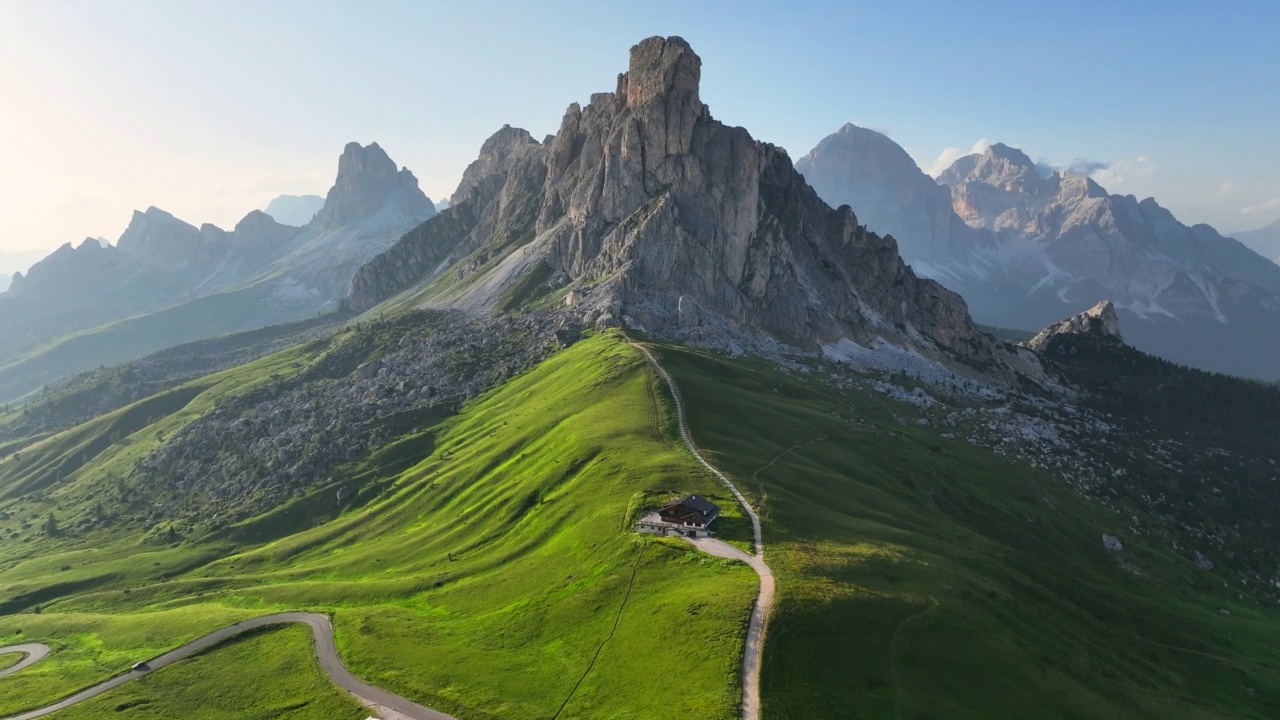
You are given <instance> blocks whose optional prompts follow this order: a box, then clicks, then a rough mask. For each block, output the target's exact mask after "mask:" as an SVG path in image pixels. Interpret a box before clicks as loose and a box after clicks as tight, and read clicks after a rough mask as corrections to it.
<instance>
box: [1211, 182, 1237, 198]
mask: <svg viewBox="0 0 1280 720" xmlns="http://www.w3.org/2000/svg"><path fill="white" fill-rule="evenodd" d="M1239 194H1240V186H1239V185H1237V184H1235V183H1234V182H1232V181H1230V180H1228V181H1226V182H1224V183H1222V184H1221V185H1219V186H1218V189H1217V190H1214V191H1213V196H1212V197H1213V199H1214V200H1226V199H1227V198H1231V197H1235V196H1236V195H1239Z"/></svg>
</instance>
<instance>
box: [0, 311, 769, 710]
mask: <svg viewBox="0 0 1280 720" xmlns="http://www.w3.org/2000/svg"><path fill="white" fill-rule="evenodd" d="M260 362H263V363H284V364H285V366H286V367H289V366H291V364H292V362H293V360H292V359H290V358H289V357H288V355H287V354H286V355H284V356H280V357H274V356H273V357H272V358H265V359H264V360H263V361H260ZM253 374H254V376H264V374H263V372H262V370H261V368H258V369H256V370H254V371H253ZM267 376H269V374H268V375H267ZM194 402H195V401H194V400H193V401H192V403H189V404H188V405H187V406H186V407H187V408H190V407H191V406H192V404H193V403H194ZM164 422H168V421H161V422H158V423H157V425H162V424H163V423H164ZM59 437H61V436H59ZM415 446H416V447H419V448H421V449H422V452H421V455H420V456H419V457H421V458H422V459H421V461H420V462H416V463H415V464H414V465H413V467H411V468H410V469H408V470H406V471H404V472H402V473H400V474H398V475H397V476H395V477H394V478H393V479H392V480H393V482H392V483H391V484H390V486H389V487H388V488H387V489H386V490H385V491H384V492H383V494H382V496H381V497H379V498H378V499H377V500H375V501H373V502H371V503H370V504H368V505H365V506H364V507H362V508H358V509H351V510H348V511H347V512H345V513H343V514H342V515H341V516H339V517H336V518H333V519H331V520H328V521H323V518H322V523H321V524H319V525H317V526H314V527H311V528H310V529H306V530H303V531H302V532H297V533H295V534H293V535H290V536H289V537H286V538H284V539H281V540H277V541H274V542H269V543H267V544H265V545H257V546H254V545H253V544H252V543H253V540H252V538H254V537H255V533H254V532H253V527H255V526H256V525H261V524H269V518H264V519H261V520H257V521H252V522H249V523H245V524H244V525H242V526H239V527H237V528H233V529H232V530H230V531H228V532H224V533H215V534H213V535H210V536H207V537H205V538H200V539H194V538H193V539H190V540H187V541H183V542H177V543H173V544H156V543H154V542H153V543H150V544H149V543H139V542H138V541H137V540H136V539H130V538H125V537H119V538H114V537H112V535H111V534H110V530H109V529H108V530H102V531H95V532H97V533H100V534H97V535H94V534H92V533H91V534H90V536H89V537H97V538H98V539H99V540H98V543H97V544H99V545H101V546H102V547H98V548H90V547H85V545H86V544H88V538H77V539H76V541H75V543H74V544H73V543H71V542H70V540H66V541H63V542H64V543H67V544H66V545H65V549H63V547H64V546H63V545H60V544H59V541H58V539H57V538H42V539H40V540H38V541H32V544H34V543H36V542H39V543H41V544H42V547H43V550H42V552H40V553H39V557H29V558H28V559H26V560H25V561H23V562H18V563H12V562H11V563H8V564H7V565H5V566H4V569H3V570H0V585H2V586H4V587H6V588H9V587H15V586H16V587H20V588H21V591H22V592H21V596H22V597H26V598H32V597H40V598H42V605H41V607H40V608H39V610H40V612H39V614H35V613H33V612H30V610H31V608H29V607H28V608H27V609H28V610H29V611H28V612H26V613H24V614H18V615H10V616H7V617H3V618H0V642H3V641H5V640H9V639H12V638H17V637H21V638H27V639H30V640H34V639H37V638H39V639H44V640H45V641H47V642H51V644H54V645H55V646H56V647H57V652H55V654H54V655H53V656H51V657H50V658H49V659H48V660H46V661H45V662H44V663H42V666H41V672H42V674H43V678H58V679H59V680H58V681H56V682H53V683H47V682H43V681H42V679H41V676H40V675H35V674H33V675H30V676H28V678H29V679H28V680H27V681H26V682H23V683H21V684H7V685H6V688H5V689H6V692H5V694H4V695H3V696H2V698H0V713H3V712H7V711H10V710H14V709H18V708H20V707H26V706H31V705H35V704H40V703H43V702H47V701H49V700H51V699H54V698H55V697H57V696H60V695H64V694H66V692H67V691H68V690H70V689H72V688H73V687H76V686H79V685H83V684H86V683H88V682H91V681H93V680H94V679H101V678H103V677H106V676H107V675H110V674H111V673H112V672H113V671H114V670H115V669H118V668H119V667H122V666H124V665H127V664H128V662H129V661H131V660H132V659H136V658H138V657H145V656H147V655H149V654H154V650H156V649H160V648H165V647H170V646H173V645H177V644H180V643H181V642H183V641H185V640H186V639H189V638H190V637H194V636H196V635H199V634H200V633H202V632H204V631H206V630H209V629H212V628H214V627H218V626H221V625H223V624H226V623H227V622H229V621H231V620H233V619H234V618H236V617H243V616H247V615H257V614H262V613H265V612H269V611H272V610H277V609H286V608H302V609H313V610H319V611H325V612H329V613H332V615H333V617H334V622H335V629H336V633H337V641H338V645H339V649H340V651H341V653H342V656H343V658H344V660H345V662H346V663H347V664H348V666H349V667H350V668H351V669H352V670H353V671H354V672H356V673H357V674H359V675H360V676H362V677H363V678H365V679H366V680H368V681H369V682H372V683H374V684H377V685H380V686H383V687H386V688H388V689H391V690H393V691H395V692H398V693H401V694H403V695H406V696H408V697H411V698H414V699H415V700H418V701H420V702H423V703H425V704H428V705H432V706H435V707H439V708H441V709H444V710H446V711H451V712H457V713H462V714H464V715H465V716H466V717H468V718H546V717H552V716H556V717H560V718H598V717H634V718H647V717H652V718H662V717H669V716H670V713H672V712H675V713H678V714H684V715H690V716H696V717H700V718H729V717H733V716H734V715H735V713H736V707H737V701H738V696H739V693H740V688H739V684H738V680H737V674H736V671H737V667H738V663H739V658H740V653H741V643H742V636H743V633H744V631H745V628H744V623H745V621H746V617H747V613H748V610H749V607H750V602H751V599H752V597H753V595H754V591H755V576H754V574H753V573H752V572H751V571H750V570H748V569H747V568H745V567H743V566H740V565H738V564H735V563H731V562H729V561H724V560H718V559H712V558H708V557H706V556H703V555H701V554H698V553H696V552H695V551H693V550H692V549H690V548H688V547H687V546H685V545H684V544H682V543H679V542H676V541H672V540H659V539H653V538H642V537H639V536H637V535H635V534H634V533H632V532H631V531H630V526H631V523H632V522H633V520H634V517H635V516H636V514H637V513H638V512H639V510H640V509H641V508H642V507H644V506H646V505H649V504H652V503H655V502H658V501H659V500H662V499H665V498H667V497H668V496H670V495H672V494H675V493H680V492H700V493H704V494H707V495H709V496H711V497H713V498H716V499H718V500H719V501H720V502H721V503H722V504H723V505H726V506H728V505H729V502H728V500H727V499H726V498H724V497H723V496H724V493H723V491H721V490H720V489H719V488H718V487H717V485H716V484H715V482H714V481H713V479H711V478H710V477H708V476H707V475H706V474H705V473H703V472H702V471H701V470H700V469H699V468H698V467H697V466H696V465H695V464H694V463H693V462H692V460H691V459H690V458H689V457H688V456H687V455H686V454H684V453H683V452H681V451H679V450H678V449H677V447H676V445H675V443H674V442H673V440H672V437H671V433H670V430H669V429H668V413H667V410H666V408H665V406H664V405H663V404H662V403H661V402H660V400H659V395H658V394H657V392H656V391H655V387H654V380H653V378H652V377H651V375H650V373H649V372H648V370H647V366H646V365H645V363H644V361H643V359H642V358H641V357H640V356H639V355H638V354H637V353H636V352H635V351H634V350H633V349H632V348H630V347H629V346H627V345H626V344H625V343H623V342H622V341H621V340H620V339H619V338H617V337H615V336H602V337H597V338H593V339H590V340H587V341H584V342H581V343H579V344H577V345H575V346H574V347H573V348H571V349H569V350H567V351H564V352H561V353H559V354H558V355H556V356H554V357H553V358H552V359H551V360H549V361H547V362H545V363H543V364H542V365H541V366H539V367H538V368H537V369H535V370H534V371H532V372H529V373H526V374H525V375H522V376H519V377H517V378H515V379H513V380H512V381H511V382H509V383H507V384H506V385H505V386H503V387H502V388H500V389H498V390H497V391H494V392H492V393H489V394H487V395H485V396H482V397H481V398H479V399H478V400H477V401H475V402H473V403H471V404H469V405H468V406H467V407H466V408H465V409H464V411H463V412H462V413H461V414H460V415H458V416H456V417H454V418H453V419H451V420H448V421H446V422H445V423H443V424H441V425H439V426H437V427H435V428H433V429H431V430H430V431H428V432H427V433H423V434H417V435H414V436H409V437H406V438H404V439H403V440H402V441H401V443H400V447H399V448H398V450H397V452H400V453H409V454H412V453H413V452H414V447H415ZM24 452H25V451H24ZM109 462H110V459H109V458H108V457H106V455H105V454H104V455H103V456H101V457H99V458H95V459H92V460H91V461H90V463H89V465H88V466H86V468H85V469H82V470H80V471H79V474H77V476H76V478H73V479H72V481H70V482H69V483H64V485H63V486H60V487H68V488H70V487H77V486H79V485H83V484H85V483H84V481H82V480H81V478H84V477H87V476H88V474H89V473H90V472H91V470H90V468H91V467H96V466H99V465H101V466H102V467H106V466H107V465H106V464H108V463H109ZM54 492H55V494H56V492H57V491H56V490H55V491H54ZM280 512H281V513H287V512H289V508H285V509H284V510H282V511H280ZM739 526H741V523H739ZM107 538H110V540H109V541H107V540H106V539H107ZM246 542H247V543H248V544H247V545H246V544H244V543H246ZM232 543H239V545H238V547H237V549H234V550H233V549H232ZM20 544H23V543H20ZM6 549H7V548H6ZM63 567H66V568H67V569H65V570H62V569H61V568H63ZM77 583H83V584H82V585H77ZM84 618H93V620H92V621H91V622H92V627H94V628H101V629H95V630H93V631H86V628H85V622H87V621H85V620H83V619H84ZM117 626H119V627H122V628H130V629H132V630H128V631H126V630H121V631H120V632H111V629H112V628H114V627H117ZM143 628H146V629H147V631H146V632H145V636H140V635H139V632H141V631H142V629H143ZM18 630H21V631H22V632H21V634H19V633H18V632H17V631H18ZM282 637H283V636H282ZM271 642H273V643H275V645H276V649H275V650H273V652H280V653H283V652H285V651H286V650H287V648H284V647H283V646H284V645H287V644H288V640H287V638H286V639H284V640H279V641H277V640H272V641H271ZM215 656H216V654H210V656H209V659H210V661H211V662H215ZM228 657H230V655H228ZM228 662H230V661H228ZM215 671H216V672H221V670H216V669H215V670H210V672H215ZM32 672H33V673H34V672H35V669H34V668H33V670H32ZM157 677H160V676H159V675H157ZM11 680H13V678H10V679H7V681H11ZM286 680H287V682H286V685H287V686H286V687H283V688H282V689H280V690H279V691H278V694H279V695H280V696H281V697H286V696H290V695H291V694H294V693H296V692H297V691H296V690H294V689H291V686H288V685H289V683H292V680H290V679H286ZM677 685H679V686H681V687H683V688H684V689H683V690H682V692H681V693H680V695H679V697H678V698H673V697H671V696H670V694H669V689H670V688H671V687H673V686H677ZM303 716H304V715H298V717H303ZM305 716H307V717H325V716H324V715H320V714H313V715H305Z"/></svg>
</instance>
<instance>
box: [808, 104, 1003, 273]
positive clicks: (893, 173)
mask: <svg viewBox="0 0 1280 720" xmlns="http://www.w3.org/2000/svg"><path fill="white" fill-rule="evenodd" d="M974 157H977V156H974ZM796 170H797V171H799V172H800V173H801V174H802V175H804V179H805V180H806V181H807V182H808V183H809V184H810V185H811V186H812V187H813V189H814V190H816V191H817V192H818V195H819V196H820V197H822V199H824V200H826V201H827V202H828V203H830V204H831V205H833V206H839V205H849V206H850V207H852V208H853V210H854V212H855V213H857V215H858V219H859V220H861V221H862V222H863V223H865V224H866V226H867V227H868V228H869V229H870V230H873V231H875V232H877V233H881V234H888V235H892V236H893V238H894V239H895V240H897V241H898V246H899V249H900V250H901V252H902V255H903V257H905V258H907V260H908V261H909V262H917V261H925V262H929V261H933V260H935V259H937V258H947V257H950V256H952V255H954V254H956V253H958V252H961V251H962V250H963V249H964V248H967V247H970V246H973V245H974V244H976V243H978V242H979V241H980V238H979V237H978V233H976V231H973V230H972V229H971V228H969V227H968V226H967V225H965V224H964V223H963V222H960V220H959V218H956V217H954V214H953V212H952V209H951V193H950V191H949V190H948V189H947V188H946V187H944V186H942V185H939V184H938V183H937V182H935V181H934V180H933V178H931V177H929V176H928V175H926V174H924V172H922V171H921V170H920V168H919V166H918V165H916V162H915V160H913V159H912V158H911V156H910V155H909V154H907V151H906V150H904V149H902V147H901V146H900V145H898V144H897V143H895V142H894V141H893V140H891V139H890V138H889V137H888V136H886V135H884V134H882V133H879V132H876V131H875V130H870V129H868V128H863V127H858V126H857V125H854V124H853V123H846V124H845V125H844V126H843V127H841V128H840V129H839V130H838V131H836V132H835V133H833V134H831V135H828V136H827V137H825V138H823V139H822V141H821V142H819V143H818V145H817V147H815V148H814V149H813V150H812V151H810V152H809V154H807V155H805V156H804V157H802V158H800V160H798V161H796Z"/></svg>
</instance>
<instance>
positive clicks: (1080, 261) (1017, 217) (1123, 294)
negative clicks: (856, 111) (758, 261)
mask: <svg viewBox="0 0 1280 720" xmlns="http://www.w3.org/2000/svg"><path fill="white" fill-rule="evenodd" d="M858 134H859V135H862V136H866V135H868V134H874V135H878V133H874V131H870V130H864V129H863V130H860V132H859V133H858ZM850 135H851V133H850V132H848V131H847V130H846V129H845V128H842V130H841V131H839V132H837V133H836V134H834V135H832V136H830V137H829V138H827V139H826V140H824V141H823V142H822V143H820V144H819V146H818V148H815V151H814V152H813V153H811V154H810V155H809V156H806V160H805V161H804V162H805V165H804V168H805V170H806V171H807V172H808V175H806V177H811V178H812V180H811V181H812V182H813V183H814V186H815V188H816V189H817V190H818V191H819V193H820V194H822V195H823V197H825V198H826V199H827V200H828V201H829V202H832V203H837V202H854V203H856V202H864V203H866V202H872V201H875V200H876V199H877V198H878V197H880V196H888V200H886V201H884V202H880V203H879V209H878V210H877V212H878V213H879V214H878V216H876V220H877V221H878V222H880V223H881V226H880V227H879V228H877V227H875V226H874V225H873V226H872V229H873V230H874V229H879V230H881V231H883V232H887V233H888V234H890V235H893V236H894V237H895V238H896V239H899V241H900V246H901V247H903V248H904V256H905V257H906V259H907V261H908V262H909V263H910V264H911V265H912V266H913V267H915V268H916V269H917V270H918V271H919V272H920V273H921V274H922V275H924V276H926V277H932V278H934V279H936V280H938V281H940V282H942V283H943V284H944V285H946V286H947V287H949V288H950V289H952V290H955V291H957V292H959V293H960V294H961V295H963V296H964V298H965V299H966V301H967V302H968V303H969V306H970V307H971V308H972V311H973V314H974V316H975V317H976V318H977V319H978V320H979V321H981V322H983V323H987V324H990V325H996V326H1002V327H1011V328H1039V327H1044V326H1045V325H1047V324H1049V323H1051V322H1053V321H1055V320H1056V319H1057V318H1060V317H1063V316H1066V315H1070V314H1073V313H1075V312H1079V311H1081V310H1084V309H1085V308H1088V307H1090V306H1092V305H1093V304H1095V303H1096V302H1098V300H1100V299H1101V298H1104V297H1107V298H1111V300H1112V301H1113V302H1114V303H1115V306H1116V308H1117V310H1118V311H1119V312H1120V313H1122V314H1123V315H1125V316H1126V327H1127V328H1128V329H1129V331H1128V333H1127V335H1128V337H1129V339H1130V340H1131V341H1132V342H1134V343H1135V344H1136V346H1137V347H1139V348H1141V349H1143V350H1146V351H1149V352H1154V353H1156V354H1158V355H1162V356H1164V357H1167V358H1170V359H1173V360H1175V361H1178V362H1182V363H1186V364H1190V365H1195V366H1197V367H1203V368H1207V369H1210V370H1217V371H1221V372H1229V373H1234V374H1241V375H1250V376H1255V377H1264V378H1269V377H1276V376H1280V342H1278V341H1276V340H1275V338H1277V337H1280V333H1277V332H1275V331H1276V329H1277V328H1280V267H1277V266H1276V265H1275V264H1274V263H1270V262H1260V261H1261V260H1262V258H1260V257H1259V256H1257V255H1256V254H1255V253H1254V252H1252V251H1251V250H1249V249H1248V248H1247V247H1245V246H1244V245H1243V244H1241V243H1239V242H1237V241H1235V240H1232V239H1231V238H1227V237H1223V236H1222V235H1221V234H1220V233H1218V232H1217V231H1216V230H1214V229H1213V228H1211V227H1209V226H1207V225H1195V226H1187V225H1184V224H1182V223H1180V222H1178V220H1177V219H1176V218H1175V217H1174V216H1173V214H1172V213H1170V212H1169V211H1168V210H1166V209H1165V208H1163V207H1161V206H1160V205H1159V204H1158V203H1157V202H1156V201H1155V200H1154V199H1151V198H1147V199H1145V200H1138V199H1137V198H1135V197H1133V196H1131V195H1113V194H1110V193H1107V192H1106V190H1105V189H1104V188H1102V187H1101V186H1100V185H1099V184H1098V183H1097V182H1096V181H1094V180H1093V179H1091V178H1089V177H1086V176H1083V175H1078V174H1075V173H1073V172H1070V171H1062V172H1053V173H1051V174H1048V175H1047V176H1046V175H1045V174H1044V173H1043V172H1042V169H1041V168H1039V167H1037V165H1036V163H1035V162H1033V161H1032V160H1031V158H1030V157H1029V156H1028V155H1027V154H1026V153H1024V152H1023V151H1021V150H1019V149H1017V148H1013V147H1010V146H1008V145H1004V144H1002V143H994V144H992V145H991V146H990V147H988V148H987V149H986V150H984V151H983V152H981V153H974V154H971V155H967V156H964V157H961V158H959V159H957V160H956V161H955V162H954V163H953V164H952V165H951V167H949V168H947V169H946V170H944V171H943V172H942V173H940V174H939V176H938V178H937V180H936V181H934V180H933V179H931V178H929V177H928V176H927V175H925V174H924V173H923V172H922V171H921V170H920V168H919V167H918V166H916V165H915V163H914V161H912V160H911V159H910V157H909V156H907V155H906V154H905V152H902V151H901V148H897V150H896V151H893V152H884V151H881V152H879V153H878V154H876V155H875V156H874V157H873V156H872V155H871V154H870V153H867V152H861V151H859V147H860V145H859V144H858V143H852V142H850V141H849V140H848V139H847V138H848V137H849V136H850ZM875 142H876V143H877V144H878V145H879V146H887V145H890V144H892V145H894V146H895V147H896V143H893V141H892V140H890V139H889V138H887V137H883V136H880V137H879V138H876V139H875ZM863 144H866V143H865V142H864V143H863ZM833 145H834V146H837V147H838V148H839V152H833ZM888 160H892V161H893V162H892V163H891V164H889V163H887V161H888ZM886 164H889V165H890V166H889V167H885V165H886ZM904 178H905V179H904ZM929 182H934V184H936V185H938V186H939V187H942V188H943V190H944V191H947V192H949V194H950V200H951V203H950V204H951V207H950V211H949V212H947V211H945V210H944V209H942V208H941V207H940V205H941V203H940V202H939V201H937V200H936V199H935V200H933V201H932V204H929V203H927V202H926V201H925V200H922V199H921V198H924V197H931V196H930V195H926V194H925V193H923V192H922V191H919V190H913V191H911V192H901V191H899V190H897V188H900V187H904V186H910V187H913V188H916V187H918V188H928V183H929ZM929 192H930V193H932V192H934V191H932V190H930V191H929ZM854 209H855V211H857V209H858V208H857V206H856V205H855V206H854ZM872 214H873V215H876V213H872ZM930 215H933V216H937V217H940V218H949V219H950V223H952V224H954V223H955V221H956V220H959V221H960V222H962V223H963V224H964V225H966V226H968V228H969V231H968V232H965V231H958V232H957V231H956V230H955V229H954V227H953V226H951V225H948V223H947V222H946V221H935V222H933V223H931V224H929V225H928V226H921V225H920V224H919V223H913V222H912V219H913V218H918V217H921V216H930Z"/></svg>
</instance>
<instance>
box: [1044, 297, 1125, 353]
mask: <svg viewBox="0 0 1280 720" xmlns="http://www.w3.org/2000/svg"><path fill="white" fill-rule="evenodd" d="M1086 333H1087V334H1090V335H1096V336H1098V337H1104V338H1113V339H1115V340H1116V341H1118V342H1119V341H1122V340H1123V338H1121V337H1120V318H1119V316H1117V315H1116V307H1115V305H1112V304H1111V301H1110V300H1103V301H1102V302H1100V303H1098V304H1097V305H1094V306H1093V307H1091V308H1089V309H1088V310H1085V311H1084V312H1082V313H1079V314H1076V315H1072V316H1071V317H1069V318H1067V319H1066V320H1060V321H1058V322H1056V323H1054V324H1052V325H1050V326H1049V327H1047V328H1045V329H1044V330H1041V331H1040V333H1039V334H1038V335H1036V336H1035V337H1033V338H1031V339H1030V340H1028V341H1027V347H1029V348H1031V349H1032V350H1037V351H1040V350H1044V349H1045V348H1046V347H1048V346H1049V343H1050V342H1051V341H1052V340H1053V339H1054V338H1056V337H1058V336H1060V335H1080V334H1086Z"/></svg>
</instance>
